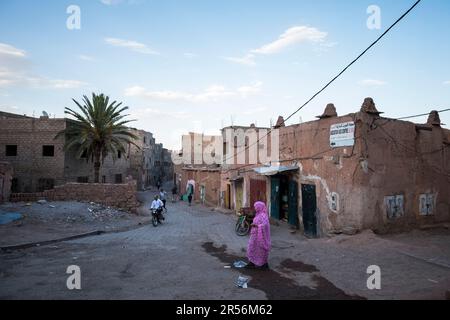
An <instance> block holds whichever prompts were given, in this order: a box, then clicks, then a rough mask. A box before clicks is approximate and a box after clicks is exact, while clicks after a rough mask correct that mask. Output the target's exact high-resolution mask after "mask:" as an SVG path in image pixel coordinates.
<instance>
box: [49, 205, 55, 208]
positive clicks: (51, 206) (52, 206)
mask: <svg viewBox="0 0 450 320" xmlns="http://www.w3.org/2000/svg"><path fill="white" fill-rule="evenodd" d="M48 206H49V207H50V208H56V206H54V205H52V204H49V205H48Z"/></svg>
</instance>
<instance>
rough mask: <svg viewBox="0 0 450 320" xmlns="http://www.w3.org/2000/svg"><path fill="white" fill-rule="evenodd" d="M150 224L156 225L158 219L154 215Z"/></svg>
mask: <svg viewBox="0 0 450 320" xmlns="http://www.w3.org/2000/svg"><path fill="white" fill-rule="evenodd" d="M152 224H153V226H154V227H157V226H158V219H157V218H156V217H153V218H152Z"/></svg>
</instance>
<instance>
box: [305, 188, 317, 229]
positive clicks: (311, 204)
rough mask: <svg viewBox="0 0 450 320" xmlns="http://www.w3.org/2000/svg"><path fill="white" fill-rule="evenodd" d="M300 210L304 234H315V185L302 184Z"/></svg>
mask: <svg viewBox="0 0 450 320" xmlns="http://www.w3.org/2000/svg"><path fill="white" fill-rule="evenodd" d="M302 211H303V227H304V229H305V234H306V235H308V236H311V237H316V236H317V215H316V213H317V199H316V186H315V185H310V184H302Z"/></svg>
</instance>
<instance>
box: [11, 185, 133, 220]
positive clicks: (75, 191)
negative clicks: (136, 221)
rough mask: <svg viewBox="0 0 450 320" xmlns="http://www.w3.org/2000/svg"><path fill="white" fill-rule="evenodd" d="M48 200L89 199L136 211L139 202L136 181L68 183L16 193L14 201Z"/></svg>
mask: <svg viewBox="0 0 450 320" xmlns="http://www.w3.org/2000/svg"><path fill="white" fill-rule="evenodd" d="M40 199H45V200H48V201H88V202H96V203H100V204H103V205H105V206H111V207H116V208H120V209H123V210H126V211H129V212H133V213H136V212H137V208H138V207H139V202H138V201H137V198H136V181H134V180H131V181H128V182H127V183H124V184H98V183H67V184H65V185H61V186H56V187H55V188H54V189H52V190H46V191H44V192H39V193H14V194H12V195H11V201H12V202H19V201H24V202H30V201H37V200H40Z"/></svg>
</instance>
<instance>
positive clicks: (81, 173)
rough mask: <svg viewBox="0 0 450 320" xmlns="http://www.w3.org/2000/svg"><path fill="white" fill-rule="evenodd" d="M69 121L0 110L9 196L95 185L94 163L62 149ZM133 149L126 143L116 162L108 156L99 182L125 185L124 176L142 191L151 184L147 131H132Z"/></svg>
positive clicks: (151, 154)
mask: <svg viewBox="0 0 450 320" xmlns="http://www.w3.org/2000/svg"><path fill="white" fill-rule="evenodd" d="M72 123H73V120H69V119H52V118H49V117H48V116H43V117H40V118H33V117H27V116H21V115H16V114H10V113H6V112H0V161H4V162H8V163H10V164H11V165H12V167H13V168H14V176H13V180H12V186H11V191H12V192H13V193H30V192H41V191H44V190H48V189H52V188H53V187H54V186H57V185H62V184H65V183H67V182H81V183H89V182H93V181H94V167H93V164H92V163H91V162H90V161H88V159H86V158H81V159H78V158H77V156H76V154H75V151H73V150H68V151H65V150H64V144H65V137H63V136H61V137H58V138H57V139H55V137H56V135H57V134H58V133H59V132H60V131H62V130H64V129H66V128H67V127H68V126H70V125H71V124H72ZM130 130H131V131H133V132H134V133H135V134H136V135H137V136H138V140H137V141H136V142H135V143H136V145H137V146H135V145H133V144H129V145H127V146H126V148H125V149H126V152H125V153H124V154H122V153H121V152H118V154H117V155H116V159H115V160H114V159H113V157H112V155H108V156H107V157H106V158H105V159H104V161H103V163H102V166H101V169H100V182H101V183H117V184H119V183H124V182H125V178H126V177H127V176H132V177H133V178H134V179H135V180H137V181H138V184H137V188H138V189H140V190H142V189H143V188H145V187H146V186H148V185H150V184H151V182H152V181H151V177H152V174H153V171H154V168H153V166H152V165H153V163H154V160H153V159H154V158H155V157H156V156H155V155H154V152H155V148H154V146H155V140H154V139H153V136H152V134H151V133H149V132H145V131H142V130H136V129H130Z"/></svg>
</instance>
